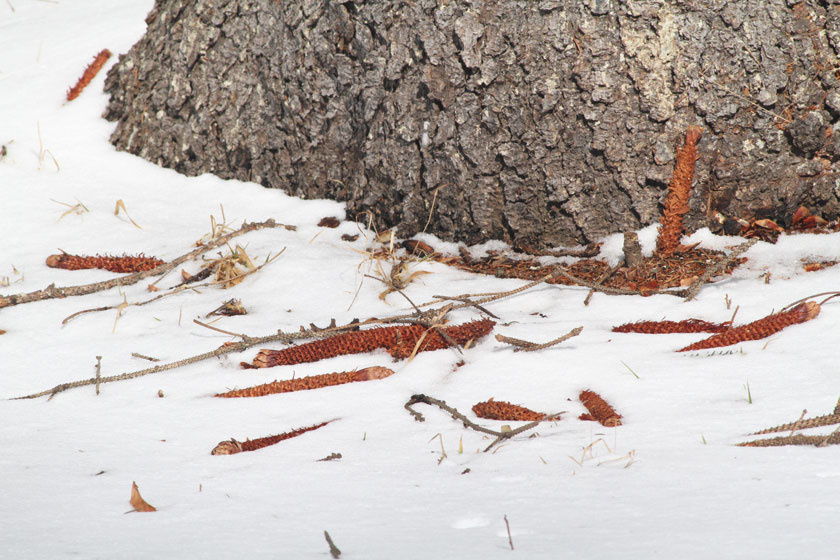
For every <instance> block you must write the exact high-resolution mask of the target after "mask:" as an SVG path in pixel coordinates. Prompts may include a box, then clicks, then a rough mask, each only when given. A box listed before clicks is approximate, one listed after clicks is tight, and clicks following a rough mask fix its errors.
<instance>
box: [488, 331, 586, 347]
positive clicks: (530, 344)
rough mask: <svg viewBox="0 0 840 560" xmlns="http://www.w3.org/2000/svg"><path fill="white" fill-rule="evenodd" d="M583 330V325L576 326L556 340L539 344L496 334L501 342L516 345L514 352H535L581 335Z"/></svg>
mask: <svg viewBox="0 0 840 560" xmlns="http://www.w3.org/2000/svg"><path fill="white" fill-rule="evenodd" d="M582 330H583V327H577V328H574V329H572V330H570V331H569V332H567V333H566V334H564V335H563V336H561V337H558V338H555V339H554V340H550V341H548V342H544V343H542V344H538V343H535V342H529V341H527V340H520V339H518V338H511V337H509V336H504V335H501V334H497V335H496V340H498V341H499V342H504V343H506V344H510V345H512V346H516V348H514V350H513V351H514V352H519V351H522V352H533V351H535V350H543V349H545V348H550V347H551V346H554V345H555V344H560V343H561V342H563V341H564V340H568V339H570V338H572V337H575V336H577V335H579V334H580V333H581V331H582Z"/></svg>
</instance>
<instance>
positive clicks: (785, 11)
mask: <svg viewBox="0 0 840 560" xmlns="http://www.w3.org/2000/svg"><path fill="white" fill-rule="evenodd" d="M832 4H833V2H830V1H822V2H821V1H818V0H807V1H804V2H795V1H792V0H733V1H725V0H683V1H665V2H663V1H661V0H636V1H631V0H626V1H621V2H619V1H617V0H565V1H563V0H553V1H552V0H539V1H537V0H505V1H503V2H498V1H496V0H487V1H484V0H414V1H411V0H404V1H394V2H381V1H373V0H355V1H338V0H285V1H276V0H157V2H156V5H155V7H154V9H153V10H152V11H151V13H150V14H149V16H148V18H147V20H146V21H147V24H148V29H147V32H146V35H145V36H144V37H143V38H142V39H141V40H140V41H139V42H138V43H137V44H136V45H134V46H133V47H132V48H131V50H130V51H129V52H128V54H126V55H122V56H120V60H119V63H118V64H117V65H115V66H114V67H113V68H112V69H111V71H110V72H109V75H108V79H107V82H106V86H105V87H106V90H107V91H108V92H109V93H110V95H111V99H110V104H109V106H108V109H107V112H106V114H105V117H106V118H108V119H110V120H116V121H118V123H117V127H116V130H115V131H114V133H113V135H112V137H111V141H112V142H113V143H114V145H115V146H116V147H117V148H118V149H120V150H125V151H128V152H131V153H134V154H137V155H140V156H141V157H144V158H146V159H148V160H150V161H153V162H156V163H158V164H160V165H163V166H167V167H171V168H173V169H175V170H177V171H179V172H182V173H185V174H187V175H198V174H200V173H208V172H209V173H215V174H216V175H218V176H220V177H223V178H236V179H241V180H249V181H255V182H258V183H261V184H263V185H265V186H268V187H275V188H280V189H283V190H284V191H286V192H288V193H290V194H294V195H298V196H302V197H306V198H332V199H336V200H341V201H347V206H348V211H349V214H350V216H351V217H352V216H354V215H356V214H357V213H360V212H363V211H366V210H369V211H371V212H372V213H373V215H374V217H375V220H376V223H377V224H378V225H379V226H380V227H385V226H394V225H396V226H398V227H399V230H398V231H399V234H400V235H401V236H403V237H408V236H411V235H412V234H414V233H415V232H417V231H420V230H423V229H424V226H425V225H426V223H427V220H429V217H430V214H431V222H430V224H429V226H428V231H429V232H430V233H434V234H436V235H438V236H439V237H441V238H444V239H457V240H460V241H466V242H470V243H475V242H481V241H484V240H487V239H491V238H496V239H504V240H507V241H510V242H514V243H522V244H529V245H533V246H536V247H544V246H552V245H556V244H569V243H576V242H584V241H592V240H595V239H597V238H599V237H601V236H603V235H605V234H608V233H611V232H617V231H627V230H632V229H637V228H639V227H642V226H645V225H648V224H650V223H653V222H656V221H657V220H658V216H659V211H660V204H659V203H660V199H661V198H662V197H663V195H664V193H665V190H666V186H667V184H668V180H669V178H670V176H671V173H672V170H673V164H674V154H675V151H676V148H677V147H678V146H679V145H680V143H681V139H682V138H683V137H684V133H685V130H686V128H687V127H688V126H689V125H700V126H702V127H703V128H704V133H703V137H702V140H701V141H700V143H699V146H698V152H699V158H700V159H699V161H698V162H697V167H696V172H695V182H694V188H693V190H692V197H691V204H690V206H691V211H690V213H689V215H688V218H687V224H688V225H689V227H690V228H697V227H702V226H705V225H709V226H715V225H716V224H717V222H716V221H715V220H713V219H712V218H713V216H714V215H715V213H716V212H721V213H723V214H725V215H727V216H737V217H745V218H748V217H754V216H755V217H771V218H776V219H781V220H782V221H784V220H789V219H790V216H791V215H792V213H793V210H794V209H795V208H796V207H797V206H799V205H806V206H808V207H809V208H810V209H811V210H812V211H814V212H821V213H822V214H823V216H824V217H827V218H833V217H835V216H837V214H838V212H839V211H840V187H838V184H840V182H838V179H837V174H836V169H837V168H838V159H840V124H838V116H840V79H838V64H837V52H840V7H838V6H836V5H832ZM433 206H434V209H433Z"/></svg>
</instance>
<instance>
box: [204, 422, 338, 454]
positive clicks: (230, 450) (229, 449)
mask: <svg viewBox="0 0 840 560" xmlns="http://www.w3.org/2000/svg"><path fill="white" fill-rule="evenodd" d="M329 423H330V421H327V422H321V423H320V424H315V425H314V426H307V427H306V428H298V429H297V430H292V431H291V432H284V433H282V434H278V435H276V436H267V437H261V438H257V439H246V440H245V441H237V440H235V439H233V438H231V439H229V440H226V441H222V442H219V444H218V445H217V446H216V447H214V448H213V451H211V452H210V454H211V455H233V454H235V453H241V452H243V451H256V450H257V449H262V448H263V447H268V446H269V445H274V444H275V443H280V442H281V441H283V440H284V439H291V438H293V437H297V436H299V435H301V434H304V433H306V432H311V431H312V430H317V429H318V428H321V427H323V426H326V425H327V424H329Z"/></svg>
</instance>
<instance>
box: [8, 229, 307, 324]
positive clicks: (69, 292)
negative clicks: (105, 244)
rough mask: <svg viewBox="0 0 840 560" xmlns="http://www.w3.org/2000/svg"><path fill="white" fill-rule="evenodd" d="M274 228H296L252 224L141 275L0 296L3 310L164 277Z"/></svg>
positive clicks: (136, 273) (52, 285) (138, 273)
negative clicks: (238, 238)
mask: <svg viewBox="0 0 840 560" xmlns="http://www.w3.org/2000/svg"><path fill="white" fill-rule="evenodd" d="M274 227H284V228H286V229H289V228H293V227H294V226H287V225H284V224H278V223H277V222H275V221H274V220H266V221H265V222H251V223H248V222H246V223H244V224H242V227H240V228H239V229H238V230H236V231H233V232H231V233H229V234H227V235H223V236H221V237H218V238H216V239H214V240H212V241H210V242H208V243H207V244H205V245H202V246H201V247H198V248H197V249H195V250H193V251H190V252H189V253H186V254H184V255H181V256H180V257H178V258H176V259H175V260H172V261H170V262H168V263H165V264H162V265H160V266H159V267H157V268H153V269H151V270H144V271H141V272H135V273H134V274H128V275H125V276H120V277H118V278H112V279H110V280H104V281H102V282H94V283H92V284H84V285H81V286H64V287H56V286H55V284H50V285H49V286H47V287H46V288H44V289H43V290H37V291H34V292H29V293H23V294H14V295H10V296H0V308H3V307H9V306H12V305H19V304H21V303H30V302H33V301H41V300H45V299H51V298H65V297H69V296H84V295H88V294H92V293H95V292H101V291H103V290H109V289H111V288H115V287H117V286H129V285H131V284H136V283H137V282H140V281H141V280H143V279H144V278H148V277H149V276H157V275H160V274H164V273H166V272H169V271H170V270H172V269H174V268H175V267H177V266H179V265H180V264H181V263H184V262H186V261H188V260H190V259H192V258H195V257H196V256H198V255H200V254H201V253H204V252H207V251H209V250H211V249H213V248H215V247H218V246H220V245H224V244H225V243H227V242H228V241H230V239H231V238H233V237H236V236H238V235H242V234H243V233H248V232H250V231H254V230H257V229H262V228H274Z"/></svg>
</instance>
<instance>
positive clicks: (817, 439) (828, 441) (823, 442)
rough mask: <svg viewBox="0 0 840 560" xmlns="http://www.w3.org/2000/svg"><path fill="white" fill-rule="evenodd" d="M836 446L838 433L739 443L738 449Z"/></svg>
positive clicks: (838, 442)
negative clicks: (784, 446) (785, 446)
mask: <svg viewBox="0 0 840 560" xmlns="http://www.w3.org/2000/svg"><path fill="white" fill-rule="evenodd" d="M838 444H840V432H833V433H831V434H829V435H827V436H804V435H801V434H797V435H794V436H781V437H774V438H767V439H756V440H753V441H745V442H744V443H739V444H738V447H780V446H783V445H813V446H815V447H825V446H827V445H838Z"/></svg>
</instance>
